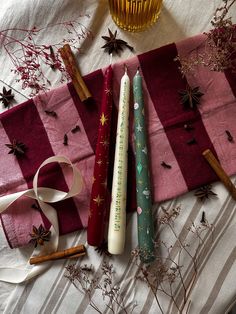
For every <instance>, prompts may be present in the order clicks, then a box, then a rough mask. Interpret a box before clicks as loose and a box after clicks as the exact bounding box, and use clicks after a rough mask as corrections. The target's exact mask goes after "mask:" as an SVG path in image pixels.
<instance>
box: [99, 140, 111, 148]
mask: <svg viewBox="0 0 236 314" xmlns="http://www.w3.org/2000/svg"><path fill="white" fill-rule="evenodd" d="M100 144H102V145H103V146H105V147H108V145H109V141H108V140H107V139H104V140H103V141H101V142H100Z"/></svg>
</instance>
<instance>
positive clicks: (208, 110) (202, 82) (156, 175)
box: [0, 35, 236, 247]
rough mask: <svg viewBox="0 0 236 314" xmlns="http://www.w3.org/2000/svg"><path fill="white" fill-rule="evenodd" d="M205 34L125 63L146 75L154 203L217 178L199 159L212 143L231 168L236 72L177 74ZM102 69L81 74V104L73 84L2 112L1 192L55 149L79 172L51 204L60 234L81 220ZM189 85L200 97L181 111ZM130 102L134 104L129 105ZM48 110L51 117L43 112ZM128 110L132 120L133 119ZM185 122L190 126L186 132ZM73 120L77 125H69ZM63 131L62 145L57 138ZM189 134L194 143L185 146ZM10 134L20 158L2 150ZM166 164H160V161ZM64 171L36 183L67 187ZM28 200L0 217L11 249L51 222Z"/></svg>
mask: <svg viewBox="0 0 236 314" xmlns="http://www.w3.org/2000/svg"><path fill="white" fill-rule="evenodd" d="M203 40H204V36H203V35H201V36H196V37H193V38H189V39H187V40H184V41H182V42H180V43H177V44H170V45H167V46H164V47H161V48H159V49H156V50H153V51H149V52H147V53H144V54H142V55H139V56H135V57H133V58H131V59H129V60H126V61H125V63H126V65H127V66H128V73H129V76H130V78H133V76H134V75H135V73H136V71H137V67H140V72H141V74H142V75H143V78H144V86H143V87H144V99H145V103H146V106H147V110H146V121H147V128H148V135H149V137H148V139H149V147H150V148H149V151H150V165H151V175H152V178H151V179H152V186H153V198H154V199H153V201H154V202H160V201H163V200H166V199H170V198H173V197H176V196H178V195H180V194H182V193H185V192H187V191H189V190H192V189H195V188H197V187H199V186H202V185H204V184H208V183H210V182H213V181H216V180H217V177H216V175H215V174H214V172H213V171H212V169H211V168H210V167H209V165H208V164H207V163H206V161H205V160H204V158H203V157H202V152H203V151H204V150H205V149H207V148H210V149H211V150H212V151H213V153H214V154H215V155H216V156H217V158H218V159H219V161H220V163H221V164H222V166H223V168H224V169H225V171H226V172H227V173H228V174H229V175H232V174H234V173H236V162H235V161H236V145H235V143H234V142H229V141H228V140H227V136H226V133H225V131H226V130H229V131H230V133H231V134H232V135H233V136H236V124H235V119H236V99H235V96H236V75H235V74H233V73H231V72H226V73H218V72H211V71H209V70H208V69H207V68H204V67H200V66H199V67H198V68H197V70H196V72H195V75H194V76H193V75H188V76H187V77H183V76H182V75H181V73H180V71H179V69H178V67H179V66H180V64H179V63H178V62H176V61H174V58H175V57H176V56H177V54H179V55H185V56H186V55H188V54H189V53H190V51H191V53H192V50H193V48H195V47H198V46H199V43H200V42H202V41H203ZM199 49H201V48H198V50H196V52H195V53H198V52H199ZM103 74H104V70H97V71H95V72H93V73H91V74H89V75H87V76H86V77H85V81H86V84H87V85H88V87H89V89H90V90H91V92H92V95H93V99H92V100H91V101H89V102H88V103H81V102H80V100H79V98H78V96H77V95H76V92H75V90H74V88H73V86H72V84H71V83H69V84H68V85H63V86H61V87H59V88H57V89H54V90H51V91H49V92H47V93H44V94H41V95H38V96H36V97H35V98H33V99H31V100H29V101H27V102H25V103H23V104H20V105H19V106H17V107H14V108H12V109H10V110H8V111H6V112H4V113H3V114H1V115H0V146H1V154H0V161H1V168H0V195H5V194H10V193H14V192H16V191H22V190H26V189H28V188H31V187H32V179H33V176H34V174H35V172H36V170H37V169H38V167H39V166H40V164H41V163H42V162H43V161H44V160H45V159H46V158H48V157H50V156H53V155H64V156H66V157H68V158H69V159H70V160H71V161H72V162H73V163H74V164H75V165H76V166H77V167H78V169H79V170H80V172H81V174H82V176H83V179H84V187H83V190H82V192H81V193H80V195H78V196H77V197H74V198H73V199H69V200H65V201H63V202H60V203H58V204H54V207H55V208H56V210H57V212H58V219H59V226H60V233H61V234H65V233H68V232H71V231H74V230H78V229H81V228H84V227H86V226H87V219H88V212H89V202H90V192H91V186H92V176H93V166H94V158H95V155H94V154H95V149H96V141H97V131H98V123H99V112H100V105H101V96H102V88H103V80H104V75H103ZM122 75H123V63H118V64H114V65H113V77H114V80H113V100H114V108H115V110H113V121H112V134H111V143H112V145H111V163H110V182H109V186H111V178H112V158H113V152H114V146H115V142H114V140H115V133H116V119H117V108H118V100H119V84H120V79H121V77H122ZM187 83H188V84H189V85H190V86H191V87H196V86H199V89H200V90H201V92H203V93H204V96H203V97H202V98H201V104H200V105H199V107H198V108H196V109H195V110H185V109H184V108H183V105H182V104H181V102H180V97H179V93H178V91H180V90H184V89H185V88H186V85H187ZM131 107H132V106H131ZM45 110H53V111H55V112H56V113H57V117H56V118H54V117H52V116H49V115H47V114H46V113H45ZM132 119H133V117H132V110H131V118H130V120H131V121H130V125H131V126H132V125H133V121H132ZM186 123H189V124H191V125H192V126H193V130H191V131H186V129H185V128H184V125H185V124H186ZM76 125H78V126H79V127H80V131H78V132H76V133H72V132H71V130H72V129H73V128H74V127H75V126H76ZM64 134H67V136H68V145H64V144H63V138H64ZM192 138H194V139H195V140H196V143H194V144H192V145H188V144H187V142H188V141H189V140H191V139H192ZM13 139H16V140H18V141H20V142H23V143H24V144H25V145H26V146H27V151H26V154H25V156H22V157H15V156H14V155H12V154H11V155H8V151H9V150H8V148H7V147H6V146H5V144H7V143H10V142H11V141H12V140H13ZM163 161H164V162H165V163H167V164H169V165H171V168H170V169H166V168H164V167H163V166H162V165H161V163H162V162H163ZM134 167H135V165H134V150H133V131H132V128H131V129H130V145H129V170H128V171H129V174H128V189H129V193H128V195H129V199H128V202H127V210H134V209H135V171H134ZM69 181H70V177H69V175H66V173H65V169H63V168H61V167H59V166H58V165H55V166H54V167H48V168H47V169H45V170H44V171H42V173H41V176H40V186H45V187H53V188H57V189H60V190H65V191H66V190H68V185H69ZM33 203H34V202H33V201H32V200H30V199H24V198H22V199H20V200H18V201H17V202H15V203H14V204H12V205H11V206H10V208H8V209H7V211H5V212H4V213H3V214H2V215H1V220H2V224H3V227H4V230H5V234H6V237H7V239H8V242H9V245H10V246H11V247H19V246H23V245H26V244H27V243H28V241H29V240H30V237H29V233H30V232H31V230H32V225H35V226H37V227H38V226H39V225H40V224H41V223H42V224H44V225H45V227H49V223H48V221H47V220H46V218H45V217H44V216H43V214H42V213H41V212H40V210H37V209H35V208H32V204H33Z"/></svg>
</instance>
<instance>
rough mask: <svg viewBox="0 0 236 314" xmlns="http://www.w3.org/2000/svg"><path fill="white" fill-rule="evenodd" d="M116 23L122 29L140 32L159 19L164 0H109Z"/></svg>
mask: <svg viewBox="0 0 236 314" xmlns="http://www.w3.org/2000/svg"><path fill="white" fill-rule="evenodd" d="M108 2H109V7H110V13H111V16H112V18H113V20H114V22H115V23H116V24H117V25H118V26H119V27H120V28H122V29H124V30H127V31H130V32H138V31H142V30H144V29H146V28H148V27H149V26H150V25H152V24H153V23H154V22H156V20H157V19H158V16H159V14H160V11H161V6H162V0H108Z"/></svg>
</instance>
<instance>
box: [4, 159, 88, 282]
mask: <svg viewBox="0 0 236 314" xmlns="http://www.w3.org/2000/svg"><path fill="white" fill-rule="evenodd" d="M53 162H58V163H59V164H67V165H69V166H70V167H71V169H72V172H73V180H72V185H71V188H70V190H69V191H68V193H66V192H63V191H59V190H55V189H51V188H45V187H38V177H39V172H40V170H41V168H42V167H44V166H45V165H48V164H50V163H53ZM82 182H83V181H82V177H81V174H80V172H79V171H78V169H77V168H76V167H75V166H73V165H72V163H71V162H70V160H69V159H68V158H66V157H64V156H53V157H50V158H48V159H46V160H45V161H44V162H43V163H42V164H41V165H40V167H39V169H38V170H37V172H36V174H35V176H34V179H33V188H32V189H29V190H26V191H22V192H17V193H13V194H10V195H5V196H2V197H0V213H2V212H4V211H5V210H6V209H7V208H8V207H9V206H10V205H11V204H12V203H13V202H15V201H16V200H17V199H18V198H20V197H22V196H27V197H29V198H32V199H35V200H37V201H38V203H39V205H40V208H41V210H42V211H43V213H44V214H45V216H46V217H47V219H48V220H49V222H50V223H51V228H50V231H51V237H50V241H49V242H47V243H45V245H44V246H42V248H41V251H40V255H44V254H49V253H52V252H55V251H56V250H57V248H58V242H59V227H58V218H57V212H56V210H55V209H54V208H53V207H52V206H51V205H49V204H46V203H55V202H59V201H62V200H65V199H67V198H70V197H73V196H75V195H77V194H78V193H80V191H81V189H82ZM45 202H46V203H45ZM36 252H38V251H37V250H34V252H33V254H32V256H35V253H36ZM50 264H51V262H46V263H43V264H40V265H36V266H32V265H30V264H29V263H27V265H26V266H25V267H17V266H16V267H5V266H4V267H0V281H6V282H10V283H21V282H24V281H27V280H29V279H31V278H33V277H35V276H37V275H39V274H41V273H42V272H43V271H44V270H46V269H47V268H48V267H49V266H50Z"/></svg>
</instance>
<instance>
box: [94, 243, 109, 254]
mask: <svg viewBox="0 0 236 314" xmlns="http://www.w3.org/2000/svg"><path fill="white" fill-rule="evenodd" d="M95 251H96V252H98V253H99V254H100V255H103V254H105V255H107V256H109V257H110V256H111V253H109V252H108V246H107V241H105V240H103V242H102V243H101V245H99V246H98V247H96V249H95Z"/></svg>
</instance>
